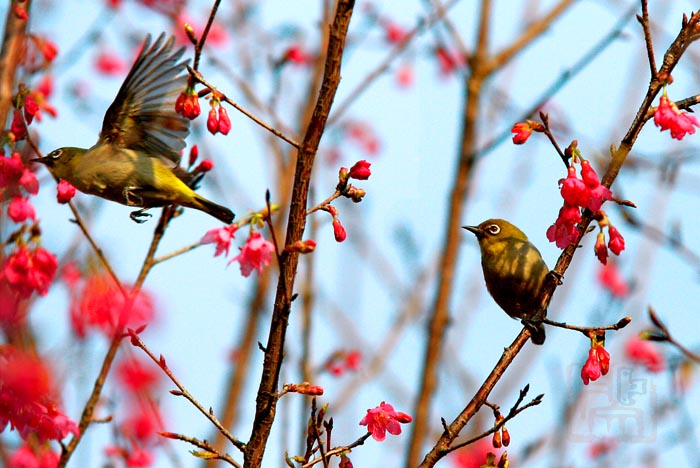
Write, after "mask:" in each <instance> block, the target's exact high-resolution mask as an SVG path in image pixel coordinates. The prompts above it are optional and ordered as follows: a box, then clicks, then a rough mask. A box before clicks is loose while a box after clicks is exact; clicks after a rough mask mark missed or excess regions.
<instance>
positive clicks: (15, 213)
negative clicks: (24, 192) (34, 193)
mask: <svg viewBox="0 0 700 468" xmlns="http://www.w3.org/2000/svg"><path fill="white" fill-rule="evenodd" d="M7 216H9V217H10V219H11V220H12V221H14V222H15V223H23V222H25V221H26V220H28V219H31V220H32V221H36V211H34V206H33V205H32V203H31V202H30V201H29V198H24V197H15V198H13V199H12V200H11V201H10V203H8V205H7Z"/></svg>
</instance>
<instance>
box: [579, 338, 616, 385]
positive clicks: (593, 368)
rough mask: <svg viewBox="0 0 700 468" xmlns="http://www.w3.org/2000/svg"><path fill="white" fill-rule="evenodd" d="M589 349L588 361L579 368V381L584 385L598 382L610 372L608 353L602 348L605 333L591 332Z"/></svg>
mask: <svg viewBox="0 0 700 468" xmlns="http://www.w3.org/2000/svg"><path fill="white" fill-rule="evenodd" d="M589 336H590V338H591V348H590V350H589V351H588V359H587V360H586V362H585V364H584V365H583V367H582V368H581V380H583V384H584V385H588V384H589V383H590V382H592V381H595V380H598V379H599V378H600V377H601V376H603V375H606V374H607V373H608V370H610V353H608V351H607V350H606V349H605V348H604V345H605V332H591V333H589Z"/></svg>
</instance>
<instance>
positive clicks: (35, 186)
mask: <svg viewBox="0 0 700 468" xmlns="http://www.w3.org/2000/svg"><path fill="white" fill-rule="evenodd" d="M18 183H19V185H20V187H22V188H23V189H24V190H26V191H27V193H28V194H30V195H36V194H37V193H39V181H38V180H37V178H36V175H34V173H33V172H32V171H30V170H29V169H26V168H25V169H24V170H23V171H22V175H21V176H20V178H19V181H18Z"/></svg>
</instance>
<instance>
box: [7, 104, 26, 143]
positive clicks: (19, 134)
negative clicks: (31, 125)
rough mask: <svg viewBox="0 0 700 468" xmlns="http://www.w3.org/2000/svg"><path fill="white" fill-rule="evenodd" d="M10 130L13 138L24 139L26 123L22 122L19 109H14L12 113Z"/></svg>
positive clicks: (22, 118)
mask: <svg viewBox="0 0 700 468" xmlns="http://www.w3.org/2000/svg"><path fill="white" fill-rule="evenodd" d="M10 131H11V132H12V135H13V136H14V139H15V140H24V138H25V137H26V136H27V124H26V123H25V122H24V117H23V116H22V111H21V110H19V109H15V110H14V112H13V114H12V124H11V125H10Z"/></svg>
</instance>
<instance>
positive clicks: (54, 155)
mask: <svg viewBox="0 0 700 468" xmlns="http://www.w3.org/2000/svg"><path fill="white" fill-rule="evenodd" d="M62 154H63V150H62V149H57V150H53V151H51V153H49V157H50V158H51V159H58V158H60V157H61V155H62Z"/></svg>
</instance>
